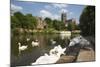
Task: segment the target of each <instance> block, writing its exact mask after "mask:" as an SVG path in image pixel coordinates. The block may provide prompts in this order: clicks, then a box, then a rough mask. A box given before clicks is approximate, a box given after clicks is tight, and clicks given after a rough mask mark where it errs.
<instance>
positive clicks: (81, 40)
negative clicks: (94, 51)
mask: <svg viewBox="0 0 100 67" xmlns="http://www.w3.org/2000/svg"><path fill="white" fill-rule="evenodd" d="M76 44H79V45H80V46H87V45H90V42H89V41H88V40H86V39H85V38H83V37H82V36H78V37H75V38H73V39H72V40H70V43H69V47H70V46H74V45H76Z"/></svg>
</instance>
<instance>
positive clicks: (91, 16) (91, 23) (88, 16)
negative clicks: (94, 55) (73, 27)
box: [79, 6, 95, 36]
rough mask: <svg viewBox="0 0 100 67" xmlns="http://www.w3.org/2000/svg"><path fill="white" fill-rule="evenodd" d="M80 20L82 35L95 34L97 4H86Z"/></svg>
mask: <svg viewBox="0 0 100 67" xmlns="http://www.w3.org/2000/svg"><path fill="white" fill-rule="evenodd" d="M79 21H80V24H79V26H80V29H81V31H82V33H81V34H82V35H84V36H89V35H93V36H95V6H86V7H85V8H84V10H83V12H82V14H81V16H80V20H79Z"/></svg>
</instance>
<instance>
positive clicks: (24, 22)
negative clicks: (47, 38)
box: [14, 12, 28, 28]
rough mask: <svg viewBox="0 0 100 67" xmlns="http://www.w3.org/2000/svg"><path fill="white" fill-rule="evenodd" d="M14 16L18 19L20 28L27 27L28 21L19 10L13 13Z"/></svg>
mask: <svg viewBox="0 0 100 67" xmlns="http://www.w3.org/2000/svg"><path fill="white" fill-rule="evenodd" d="M14 16H15V17H16V18H17V19H18V21H19V23H20V25H19V27H21V28H28V22H27V19H26V17H25V16H24V15H23V14H22V13H21V12H16V13H14Z"/></svg>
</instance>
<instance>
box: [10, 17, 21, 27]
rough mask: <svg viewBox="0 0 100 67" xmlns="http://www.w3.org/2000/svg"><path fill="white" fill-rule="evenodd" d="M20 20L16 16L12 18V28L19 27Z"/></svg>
mask: <svg viewBox="0 0 100 67" xmlns="http://www.w3.org/2000/svg"><path fill="white" fill-rule="evenodd" d="M19 25H20V23H19V20H18V19H17V18H16V17H15V16H11V28H12V29H13V28H16V27H19Z"/></svg>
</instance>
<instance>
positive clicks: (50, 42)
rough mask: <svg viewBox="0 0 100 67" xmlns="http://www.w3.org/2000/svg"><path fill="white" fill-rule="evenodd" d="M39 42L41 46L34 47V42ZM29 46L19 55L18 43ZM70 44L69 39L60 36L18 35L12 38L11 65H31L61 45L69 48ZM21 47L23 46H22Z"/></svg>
mask: <svg viewBox="0 0 100 67" xmlns="http://www.w3.org/2000/svg"><path fill="white" fill-rule="evenodd" d="M35 40H38V42H39V46H38V47H37V46H35V47H32V41H35ZM19 42H20V43H21V44H22V45H27V46H28V48H27V49H26V50H24V51H22V52H21V54H20V55H19V50H18V47H19V46H18V43H19ZM68 44H69V38H67V37H66V38H64V39H62V37H61V36H60V35H59V34H33V35H30V34H25V35H16V36H12V37H11V65H12V66H19V65H20V66H21V65H30V63H33V62H35V61H36V59H37V58H39V57H40V56H41V55H44V53H48V52H49V51H50V49H52V48H54V46H57V45H61V46H62V47H67V46H68ZM22 45H21V46H22Z"/></svg>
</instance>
